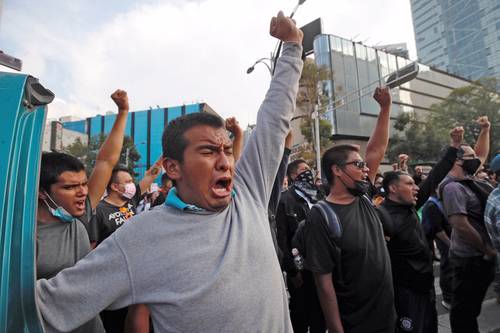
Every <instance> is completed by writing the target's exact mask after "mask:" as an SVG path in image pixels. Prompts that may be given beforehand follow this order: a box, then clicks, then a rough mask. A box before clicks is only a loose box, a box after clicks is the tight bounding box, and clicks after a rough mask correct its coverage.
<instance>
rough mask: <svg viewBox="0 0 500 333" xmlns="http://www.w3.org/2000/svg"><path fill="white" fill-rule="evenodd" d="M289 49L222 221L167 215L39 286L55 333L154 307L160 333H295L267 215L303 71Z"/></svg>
mask: <svg viewBox="0 0 500 333" xmlns="http://www.w3.org/2000/svg"><path fill="white" fill-rule="evenodd" d="M301 54H302V48H301V46H300V45H298V44H293V43H285V47H284V49H283V54H282V56H281V57H280V59H279V61H278V64H277V67H276V72H275V75H274V77H273V79H272V81H271V85H270V88H269V90H268V92H267V94H266V97H265V99H264V102H263V103H262V105H261V107H260V110H259V112H258V115H257V126H256V129H255V131H254V133H253V135H252V136H251V138H250V139H249V142H248V144H247V145H246V146H245V149H244V151H243V154H242V156H241V158H240V160H239V161H238V163H237V164H236V170H235V176H234V179H233V180H234V188H235V191H236V195H235V196H234V197H233V199H232V202H231V203H230V204H229V205H228V207H226V208H225V209H224V210H223V211H220V212H209V211H201V212H193V211H181V210H179V209H176V208H173V207H168V206H165V205H162V206H160V207H158V208H157V209H154V210H151V211H148V212H145V213H143V214H140V215H137V216H135V217H133V218H132V219H130V220H129V221H128V222H127V223H126V224H125V225H123V226H122V227H121V228H119V229H118V230H117V231H116V232H115V233H114V234H113V235H111V236H110V237H108V238H107V239H106V240H105V241H104V242H103V243H101V244H100V245H99V246H98V247H97V248H96V249H95V250H94V251H92V252H91V253H90V254H88V255H87V256H86V257H85V258H83V259H82V260H80V261H79V262H78V263H77V264H76V265H75V266H73V267H71V268H68V269H65V270H63V271H61V272H60V273H59V274H57V275H56V276H55V277H54V278H52V279H50V280H45V279H41V280H38V281H37V286H36V288H37V305H38V308H39V311H40V313H41V317H42V319H43V324H44V327H45V329H46V332H57V331H69V330H72V329H74V328H75V327H78V326H80V325H81V324H82V323H85V322H87V321H88V320H90V319H91V318H93V317H95V316H96V315H97V314H98V313H99V312H100V311H101V310H103V309H119V308H123V307H126V306H128V305H131V304H147V305H148V307H149V309H150V311H151V315H152V318H153V324H154V328H155V332H292V327H291V324H290V317H289V312H288V302H287V295H286V291H285V285H284V282H283V278H282V275H281V270H280V267H279V264H278V260H277V258H276V252H275V250H274V247H273V242H272V239H271V233H270V229H269V224H268V219H267V206H268V202H269V197H270V194H271V190H272V186H273V183H274V178H275V176H276V172H277V169H278V166H279V164H280V161H281V157H282V155H283V148H284V141H285V136H286V135H287V133H288V131H289V125H290V119H291V118H292V115H293V111H294V108H295V98H296V95H297V90H298V81H299V77H300V73H301V70H302V60H301Z"/></svg>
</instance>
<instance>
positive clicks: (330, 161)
mask: <svg viewBox="0 0 500 333" xmlns="http://www.w3.org/2000/svg"><path fill="white" fill-rule="evenodd" d="M353 152H355V153H358V152H359V148H358V147H357V146H353V145H338V146H333V147H332V148H330V149H328V150H327V151H325V153H324V154H323V156H322V157H321V170H322V172H323V174H324V177H325V178H326V180H327V181H328V184H329V185H332V184H333V172H332V166H334V165H338V166H343V165H344V164H345V163H346V162H347V159H348V158H349V154H351V153H353Z"/></svg>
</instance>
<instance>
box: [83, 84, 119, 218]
mask: <svg viewBox="0 0 500 333" xmlns="http://www.w3.org/2000/svg"><path fill="white" fill-rule="evenodd" d="M111 98H112V99H113V101H114V102H115V104H116V105H117V106H118V115H117V116H116V120H115V123H114V124H113V128H112V129H111V132H110V133H109V135H108V137H107V138H106V140H105V141H104V143H103V144H102V146H101V149H99V152H98V153H97V157H96V161H95V167H94V170H92V174H91V175H90V178H89V183H88V187H89V199H90V204H91V206H92V209H94V208H95V207H96V206H97V204H98V203H99V201H100V200H101V197H102V195H103V194H104V191H105V190H106V186H107V184H108V182H109V179H110V178H111V172H112V171H113V168H114V167H115V165H116V163H118V160H119V159H120V153H121V150H122V146H123V137H124V133H125V125H126V124H127V115H128V111H129V106H128V96H127V92H126V91H123V90H120V89H118V90H116V91H115V92H114V93H113V94H112V95H111Z"/></svg>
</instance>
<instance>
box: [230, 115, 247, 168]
mask: <svg viewBox="0 0 500 333" xmlns="http://www.w3.org/2000/svg"><path fill="white" fill-rule="evenodd" d="M226 129H227V130H228V131H229V132H231V133H232V134H233V156H234V161H235V162H236V161H238V160H239V159H240V156H241V152H242V151H243V130H242V129H241V127H240V125H239V123H238V121H237V120H236V118H234V117H231V118H227V119H226Z"/></svg>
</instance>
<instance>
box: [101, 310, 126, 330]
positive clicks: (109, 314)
mask: <svg viewBox="0 0 500 333" xmlns="http://www.w3.org/2000/svg"><path fill="white" fill-rule="evenodd" d="M127 312H128V308H123V309H119V310H112V311H111V310H110V311H108V310H104V311H102V312H101V319H102V324H103V325H104V329H105V330H106V333H123V331H124V330H125V319H126V318H127Z"/></svg>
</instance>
